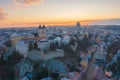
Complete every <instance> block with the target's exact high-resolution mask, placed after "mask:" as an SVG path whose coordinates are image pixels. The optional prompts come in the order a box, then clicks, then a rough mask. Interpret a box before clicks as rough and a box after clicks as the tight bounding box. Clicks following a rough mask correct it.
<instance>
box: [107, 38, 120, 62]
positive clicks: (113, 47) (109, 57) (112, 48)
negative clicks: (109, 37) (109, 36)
mask: <svg viewBox="0 0 120 80" xmlns="http://www.w3.org/2000/svg"><path fill="white" fill-rule="evenodd" d="M119 44H120V40H118V41H115V42H113V43H112V44H111V45H109V46H108V49H107V55H106V60H107V63H109V62H110V61H111V60H112V58H113V56H114V55H115V54H116V53H117V51H118V50H120V45H119Z"/></svg>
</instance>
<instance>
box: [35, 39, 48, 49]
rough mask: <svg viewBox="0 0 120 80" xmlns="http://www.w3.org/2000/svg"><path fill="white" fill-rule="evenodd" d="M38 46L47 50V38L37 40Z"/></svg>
mask: <svg viewBox="0 0 120 80" xmlns="http://www.w3.org/2000/svg"><path fill="white" fill-rule="evenodd" d="M37 45H38V48H39V49H41V50H47V49H49V48H50V42H49V41H48V40H47V39H42V40H40V41H38V42H37Z"/></svg>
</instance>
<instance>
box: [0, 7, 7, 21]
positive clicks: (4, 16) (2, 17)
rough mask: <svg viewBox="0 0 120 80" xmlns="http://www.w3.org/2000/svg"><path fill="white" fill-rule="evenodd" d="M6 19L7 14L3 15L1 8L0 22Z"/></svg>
mask: <svg viewBox="0 0 120 80" xmlns="http://www.w3.org/2000/svg"><path fill="white" fill-rule="evenodd" d="M6 18H7V14H6V13H4V11H3V9H2V8H0V20H4V19H6Z"/></svg>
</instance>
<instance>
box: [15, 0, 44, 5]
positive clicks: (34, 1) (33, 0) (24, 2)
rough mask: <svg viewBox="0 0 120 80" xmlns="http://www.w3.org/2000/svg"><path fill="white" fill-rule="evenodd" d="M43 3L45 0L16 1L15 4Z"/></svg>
mask: <svg viewBox="0 0 120 80" xmlns="http://www.w3.org/2000/svg"><path fill="white" fill-rule="evenodd" d="M42 2H43V0H15V3H18V4H25V5H33V4H41V3H42Z"/></svg>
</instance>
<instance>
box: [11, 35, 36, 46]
mask: <svg viewBox="0 0 120 80" xmlns="http://www.w3.org/2000/svg"><path fill="white" fill-rule="evenodd" d="M33 37H34V36H33V35H32V34H26V33H21V34H18V33H14V34H12V35H11V36H10V40H11V44H12V46H13V47H14V46H15V44H16V43H17V42H18V41H19V40H23V39H29V38H33Z"/></svg>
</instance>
